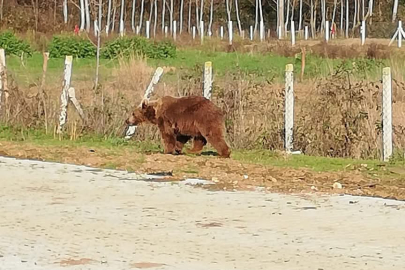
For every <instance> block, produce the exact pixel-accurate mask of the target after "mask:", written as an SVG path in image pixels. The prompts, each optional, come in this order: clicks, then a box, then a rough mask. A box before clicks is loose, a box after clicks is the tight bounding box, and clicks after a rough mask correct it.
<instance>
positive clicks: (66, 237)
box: [0, 157, 405, 270]
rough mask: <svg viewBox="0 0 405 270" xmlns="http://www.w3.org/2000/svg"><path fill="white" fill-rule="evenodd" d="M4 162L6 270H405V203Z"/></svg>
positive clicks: (1, 261) (0, 198) (0, 210)
mask: <svg viewBox="0 0 405 270" xmlns="http://www.w3.org/2000/svg"><path fill="white" fill-rule="evenodd" d="M146 178H147V176H145V175H137V174H132V173H127V172H120V171H113V170H98V169H92V168H88V167H84V166H74V165H66V164H55V163H45V162H39V161H27V160H16V159H12V158H3V157H0V270H8V269H10V270H22V269H27V270H36V269H52V270H58V269H83V270H84V269H97V270H102V269H114V270H116V269H162V270H163V269H164V270H169V269H170V270H228V269H241V270H250V269H251V270H259V269H266V270H268V269H272V270H277V269H285V270H294V269H297V270H298V269H299V270H305V269H313V270H319V269H324V270H335V269H336V270H343V269H351V270H353V269H356V270H360V269H379V270H380V269H384V270H390V269H393V270H394V269H395V270H399V269H405V203H404V202H399V201H393V200H383V199H376V198H366V197H353V196H320V195H316V194H312V195H304V194H302V195H280V194H272V193H265V192H261V191H257V192H211V191H207V190H204V189H201V188H195V187H191V186H189V185H187V184H184V183H159V182H154V181H152V180H151V179H149V180H145V179H146Z"/></svg>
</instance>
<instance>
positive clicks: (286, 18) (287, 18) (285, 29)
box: [282, 0, 290, 32]
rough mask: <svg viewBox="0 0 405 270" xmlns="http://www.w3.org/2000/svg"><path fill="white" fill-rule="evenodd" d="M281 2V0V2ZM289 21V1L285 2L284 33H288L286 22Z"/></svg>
mask: <svg viewBox="0 0 405 270" xmlns="http://www.w3.org/2000/svg"><path fill="white" fill-rule="evenodd" d="M282 1H283V0H282ZM289 20H290V0H287V14H286V17H285V24H284V31H285V32H287V31H288V22H289Z"/></svg>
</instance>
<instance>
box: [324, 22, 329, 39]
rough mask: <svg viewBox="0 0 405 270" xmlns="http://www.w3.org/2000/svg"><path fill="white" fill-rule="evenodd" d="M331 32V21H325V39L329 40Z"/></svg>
mask: <svg viewBox="0 0 405 270" xmlns="http://www.w3.org/2000/svg"><path fill="white" fill-rule="evenodd" d="M329 33H330V27H329V21H326V22H325V41H326V42H329Z"/></svg>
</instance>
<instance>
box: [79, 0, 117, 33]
mask: <svg viewBox="0 0 405 270" xmlns="http://www.w3.org/2000/svg"><path fill="white" fill-rule="evenodd" d="M82 2H83V0H80V3H82ZM82 15H83V18H84V13H82ZM110 24H111V0H108V10H107V24H106V25H105V33H106V34H107V36H108V32H109V31H110Z"/></svg>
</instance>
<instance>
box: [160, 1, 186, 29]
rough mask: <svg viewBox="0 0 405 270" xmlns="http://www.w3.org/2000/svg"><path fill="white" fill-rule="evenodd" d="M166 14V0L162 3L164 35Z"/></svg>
mask: <svg viewBox="0 0 405 270" xmlns="http://www.w3.org/2000/svg"><path fill="white" fill-rule="evenodd" d="M190 1H191V0H190ZM165 13H166V0H163V1H162V33H163V32H164V31H165Z"/></svg>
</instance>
